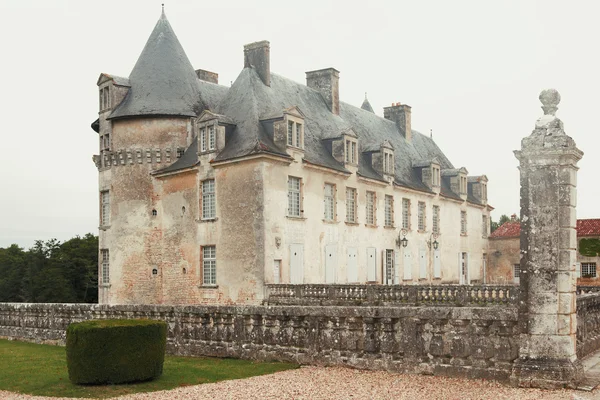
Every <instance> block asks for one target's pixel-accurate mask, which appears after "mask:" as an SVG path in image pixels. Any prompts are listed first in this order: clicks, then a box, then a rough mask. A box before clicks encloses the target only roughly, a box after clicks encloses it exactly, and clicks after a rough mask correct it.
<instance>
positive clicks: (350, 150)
mask: <svg viewBox="0 0 600 400" xmlns="http://www.w3.org/2000/svg"><path fill="white" fill-rule="evenodd" d="M344 149H345V151H344V154H345V159H346V164H352V165H357V164H358V142H357V141H356V139H354V138H349V137H346V139H345V141H344Z"/></svg>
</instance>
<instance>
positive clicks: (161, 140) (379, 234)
mask: <svg viewBox="0 0 600 400" xmlns="http://www.w3.org/2000/svg"><path fill="white" fill-rule="evenodd" d="M269 55H270V45H269V42H266V41H263V42H257V43H252V44H249V45H246V46H244V54H243V56H244V58H243V61H244V64H243V65H244V68H243V69H242V71H241V73H240V74H239V76H238V78H237V79H236V80H235V82H234V83H233V84H232V85H231V87H227V86H222V85H219V84H218V75H217V74H216V73H213V72H209V71H205V70H200V69H198V70H194V68H193V67H192V65H191V63H190V61H189V60H188V58H187V56H186V54H185V52H184V50H183V48H182V46H181V44H180V43H179V41H178V39H177V37H176V35H175V33H174V31H173V29H172V28H171V26H170V24H169V22H168V20H167V18H166V16H165V15H164V12H163V14H162V15H161V17H160V19H159V21H158V23H157V24H156V27H155V28H154V30H153V32H152V34H151V35H150V38H149V39H148V42H147V43H146V46H145V47H144V49H143V51H142V53H141V55H140V57H139V59H138V61H137V63H136V64H135V66H134V68H133V70H132V71H131V74H130V75H129V78H122V77H118V76H114V75H109V74H101V75H100V78H99V79H98V82H97V84H98V87H99V94H100V111H99V117H98V119H97V120H96V121H95V122H94V123H93V124H92V128H93V129H94V130H95V131H96V132H97V133H98V135H99V143H100V150H99V154H98V155H95V156H94V162H95V164H96V167H97V168H98V171H99V203H100V207H99V214H100V228H99V229H100V234H99V238H100V257H99V301H100V303H109V304H133V303H135V304H199V303H237V304H256V303H260V301H261V300H262V299H263V296H264V289H265V285H266V284H272V283H275V284H277V283H291V284H299V283H336V284H337V283H341V284H344V283H373V284H399V283H402V284H413V283H421V284H436V283H458V284H469V283H477V282H480V283H481V282H484V280H485V277H484V275H485V269H486V266H485V263H486V258H487V256H486V253H487V248H488V239H487V237H488V232H489V221H490V219H489V213H490V211H491V210H492V207H490V206H489V205H488V203H487V178H486V177H485V176H484V175H482V176H469V175H468V172H467V170H466V169H465V168H464V167H463V168H457V167H454V165H453V164H452V163H451V162H450V161H449V160H448V159H447V158H446V156H445V155H444V153H442V151H441V150H440V149H439V148H438V146H437V145H436V144H435V142H434V141H433V139H432V138H431V137H428V136H425V135H422V134H421V133H419V132H416V131H415V130H413V129H412V126H411V107H410V106H408V105H406V104H400V103H394V104H392V105H391V106H389V107H386V108H384V117H383V118H382V117H379V116H378V115H376V114H375V113H374V112H373V109H372V107H371V105H370V104H369V102H368V100H367V99H365V101H364V102H363V104H362V106H361V107H360V108H359V107H354V106H352V105H350V104H347V103H344V102H341V101H340V100H339V89H340V82H339V71H337V70H336V69H333V68H326V69H321V70H315V71H310V72H307V73H306V85H303V84H299V83H296V82H293V81H291V80H289V79H286V78H284V77H282V76H280V75H277V74H275V73H272V72H271V68H270V60H269Z"/></svg>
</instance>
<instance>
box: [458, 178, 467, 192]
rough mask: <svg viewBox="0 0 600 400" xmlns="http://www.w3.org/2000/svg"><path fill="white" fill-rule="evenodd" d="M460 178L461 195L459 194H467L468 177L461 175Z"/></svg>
mask: <svg viewBox="0 0 600 400" xmlns="http://www.w3.org/2000/svg"><path fill="white" fill-rule="evenodd" d="M459 178H460V187H459V190H460V193H459V194H467V177H466V176H465V175H459Z"/></svg>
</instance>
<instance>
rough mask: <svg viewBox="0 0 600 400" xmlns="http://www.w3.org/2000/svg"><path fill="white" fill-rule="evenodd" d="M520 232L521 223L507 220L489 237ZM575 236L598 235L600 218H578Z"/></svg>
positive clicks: (513, 236) (502, 237)
mask: <svg viewBox="0 0 600 400" xmlns="http://www.w3.org/2000/svg"><path fill="white" fill-rule="evenodd" d="M520 234H521V223H520V222H513V221H508V222H505V223H503V224H502V225H500V227H498V229H496V230H495V231H494V232H492V234H491V235H490V239H507V238H515V237H519V235H520ZM577 236H578V237H580V236H600V218H594V219H578V220H577Z"/></svg>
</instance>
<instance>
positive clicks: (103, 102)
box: [100, 86, 110, 110]
mask: <svg viewBox="0 0 600 400" xmlns="http://www.w3.org/2000/svg"><path fill="white" fill-rule="evenodd" d="M109 90H110V89H109V87H108V86H106V87H104V88H102V89H100V110H105V109H107V108H110V92H109Z"/></svg>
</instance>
